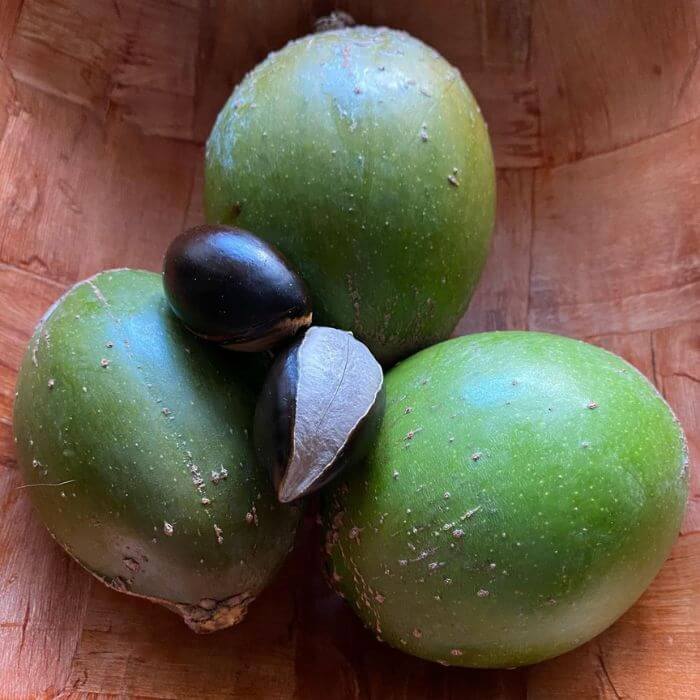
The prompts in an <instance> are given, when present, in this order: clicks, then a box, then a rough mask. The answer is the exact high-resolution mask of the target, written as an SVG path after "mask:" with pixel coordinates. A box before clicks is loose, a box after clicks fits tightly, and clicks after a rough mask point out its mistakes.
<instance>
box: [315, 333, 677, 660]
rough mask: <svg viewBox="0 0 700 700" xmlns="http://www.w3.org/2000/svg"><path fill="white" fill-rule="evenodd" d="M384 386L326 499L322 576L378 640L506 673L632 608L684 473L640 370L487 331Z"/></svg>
mask: <svg viewBox="0 0 700 700" xmlns="http://www.w3.org/2000/svg"><path fill="white" fill-rule="evenodd" d="M385 386H386V398H387V409H386V413H385V416H384V421H383V424H382V427H381V430H380V433H379V436H378V438H377V440H376V442H375V444H374V447H373V449H372V451H371V452H370V455H369V456H368V458H367V459H366V461H365V463H364V464H363V465H362V466H358V468H356V470H354V471H352V472H350V473H348V474H347V476H346V477H345V478H341V479H340V480H339V483H337V484H336V485H335V487H334V488H333V487H332V488H331V489H330V490H329V492H327V493H326V494H324V496H325V512H324V521H325V524H326V528H327V530H326V549H327V552H328V554H329V558H328V562H329V573H330V578H331V581H332V583H333V585H334V586H335V587H336V588H337V589H338V590H339V592H340V593H341V594H342V595H343V596H345V597H346V598H347V599H348V600H349V601H350V603H351V605H352V606H353V608H354V609H355V610H356V612H357V613H358V615H359V616H360V617H361V619H362V620H363V621H364V623H365V624H366V625H367V626H368V627H370V628H371V629H372V630H374V631H375V632H376V633H377V635H378V636H379V637H381V638H382V639H383V640H385V641H386V642H388V643H389V644H391V645H392V646H395V647H397V648H399V649H402V650H403V651H406V652H409V653H411V654H415V655H416V656H420V657H423V658H426V659H430V660H433V661H439V662H441V663H446V664H454V665H461V666H481V667H511V666H519V665H524V664H530V663H534V662H537V661H541V660H543V659H546V658H549V657H552V656H556V655H558V654H561V653H563V652H566V651H568V650H570V649H572V648H574V647H576V646H578V645H580V644H582V643H583V642H585V641H587V640H588V639H590V638H591V637H593V636H595V635H596V634H598V633H599V632H601V631H602V630H603V629H605V628H606V627H608V626H609V625H610V624H611V623H612V622H613V621H614V620H615V619H616V618H617V617H618V616H620V615H621V614H622V613H623V612H624V611H625V610H627V608H629V607H630V606H631V605H632V604H633V603H634V601H635V600H636V599H637V598H638V597H639V595H640V594H641V593H642V591H643V590H644V589H645V588H646V587H647V585H648V584H649V583H650V581H651V580H652V578H653V577H654V576H655V574H656V573H657V571H658V570H659V568H660V566H661V564H662V562H663V561H664V559H665V557H666V556H667V554H668V552H669V550H670V548H671V545H672V543H673V541H674V540H675V538H676V536H677V533H678V529H679V526H680V523H681V518H682V514H683V510H684V505H685V501H686V497H687V468H688V463H687V460H688V456H687V451H686V445H685V440H684V437H683V433H682V430H681V428H680V426H679V424H678V422H677V421H676V419H675V417H674V416H673V414H672V412H671V410H670V409H669V407H668V406H667V405H666V403H665V402H664V401H663V399H662V398H661V397H660V395H659V394H658V393H657V391H656V390H655V389H654V387H653V386H652V385H651V384H650V383H649V382H648V381H647V380H646V379H645V378H644V377H643V376H642V375H641V374H640V373H639V372H638V371H637V370H636V369H634V368H633V367H632V366H631V365H629V364H627V363H626V362H625V361H624V360H622V359H621V358H619V357H617V356H615V355H612V354H610V353H608V352H606V351H604V350H601V349H599V348H596V347H593V346H591V345H587V344H585V343H582V342H579V341H574V340H570V339H567V338H562V337H558V336H553V335H548V334H543V333H528V332H504V333H483V334H478V335H473V336H468V337H463V338H457V339H454V340H450V341H448V342H445V343H442V344H439V345H437V346H434V347H432V348H429V349H427V350H424V351H423V352H421V353H418V354H417V355H415V356H413V357H411V358H410V359H408V360H406V361H404V362H403V363H401V364H399V365H398V366H396V367H395V368H394V369H393V370H392V371H391V372H389V374H388V375H387V376H386V383H385Z"/></svg>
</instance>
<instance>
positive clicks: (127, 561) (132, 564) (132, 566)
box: [122, 557, 141, 574]
mask: <svg viewBox="0 0 700 700" xmlns="http://www.w3.org/2000/svg"><path fill="white" fill-rule="evenodd" d="M122 563H123V564H124V566H125V567H126V568H127V569H129V571H133V572H134V573H135V574H137V573H138V572H139V571H141V564H139V563H138V562H137V561H136V559H132V558H131V557H124V559H122Z"/></svg>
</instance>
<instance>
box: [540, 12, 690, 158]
mask: <svg viewBox="0 0 700 700" xmlns="http://www.w3.org/2000/svg"><path fill="white" fill-rule="evenodd" d="M699 28H700V6H698V3H697V2H695V1H694V0H664V2H658V1H657V0H615V2H610V0H588V1H587V2H585V3H583V2H581V0H535V2H534V9H533V17H532V30H533V62H534V66H533V69H534V71H535V73H536V74H537V78H538V86H539V93H540V106H541V108H542V143H543V147H544V152H545V161H546V163H547V164H548V165H553V164H555V163H561V162H564V161H570V160H577V159H579V158H582V157H586V156H589V155H592V154H595V153H603V152H606V151H611V150H615V149H617V148H619V147H620V146H622V145H627V144H630V143H634V142H636V141H639V140H640V139H644V138H647V137H649V136H652V135H654V134H658V133H661V132H664V131H667V130H668V129H670V128H673V127H676V126H678V125H680V124H683V123H685V122H688V121H690V120H691V119H694V118H696V117H697V116H698V115H700V94H699V91H698V89H697V83H698V80H699V79H700V62H699V60H698V58H699V54H698V32H699V31H700V29H699Z"/></svg>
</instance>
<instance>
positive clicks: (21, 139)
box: [0, 0, 700, 699]
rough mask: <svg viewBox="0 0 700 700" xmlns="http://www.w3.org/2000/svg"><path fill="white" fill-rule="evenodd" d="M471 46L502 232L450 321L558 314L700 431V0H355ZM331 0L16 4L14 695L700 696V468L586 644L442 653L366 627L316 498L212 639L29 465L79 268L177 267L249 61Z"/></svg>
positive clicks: (6, 674) (367, 13)
mask: <svg viewBox="0 0 700 700" xmlns="http://www.w3.org/2000/svg"><path fill="white" fill-rule="evenodd" d="M337 4H338V6H340V7H342V8H343V9H346V10H349V11H350V12H351V13H352V14H353V15H354V16H355V17H356V18H357V19H358V20H360V21H362V22H366V23H369V24H388V25H390V26H395V27H401V28H404V29H406V30H408V31H410V32H411V33H413V34H415V35H416V36H418V37H420V38H422V39H424V40H426V41H427V42H429V43H430V44H433V45H434V46H435V47H436V48H438V49H439V50H440V51H441V52H442V53H443V54H444V55H445V56H446V57H447V58H448V59H449V60H450V61H452V62H453V63H454V64H456V65H457V66H459V68H460V69H461V70H462V71H463V73H464V75H465V77H466V79H467V81H468V82H469V83H470V85H471V86H472V88H473V90H474V92H475V93H476V95H477V97H478V99H479V100H480V102H481V104H482V107H483V110H484V113H485V115H486V117H487V119H488V122H489V126H490V130H491V134H492V138H493V142H494V146H495V152H496V158H497V164H498V167H499V172H498V187H499V213H498V225H497V229H496V234H495V238H494V241H493V254H492V256H491V259H490V261H489V264H488V267H487V271H486V273H485V275H484V277H483V279H482V282H481V285H480V287H479V290H478V292H477V294H476V297H475V298H474V300H473V303H472V305H471V308H470V310H469V313H468V314H467V316H466V317H465V318H464V320H463V321H462V322H461V323H460V325H459V328H458V332H460V333H466V332H472V331H477V330H487V329H496V328H532V329H541V330H550V331H555V332H559V333H563V334H567V335H571V336H576V337H579V338H585V339H587V340H590V341H591V342H594V343H597V344H600V345H602V346H604V347H606V348H609V349H611V350H614V351H615V352H618V353H620V354H621V355H623V356H624V357H626V358H627V359H629V360H630V361H631V362H632V363H634V364H635V365H636V366H637V367H639V369H641V370H642V372H644V373H645V374H646V375H647V376H648V377H650V378H651V379H652V380H653V381H655V382H656V384H657V386H658V387H659V388H660V389H661V391H663V393H664V395H665V396H666V397H667V399H668V400H669V402H670V403H671V404H672V406H673V407H674V409H675V410H676V411H677V413H678V415H679V417H680V419H681V421H682V422H683V423H684V425H685V427H686V430H687V431H688V434H689V438H690V448H691V457H692V460H693V462H694V464H695V465H696V467H697V465H698V456H699V455H700V421H699V420H698V410H699V406H700V390H699V387H700V384H699V383H698V382H699V381H700V262H699V260H698V255H699V253H700V119H699V118H698V117H699V115H700V61H699V60H698V56H699V55H700V46H699V45H698V36H699V35H700V3H699V2H697V1H696V0H664V1H663V2H658V1H657V0H637V1H636V2H633V1H632V0H629V1H628V0H543V1H539V0H534V1H530V0H460V1H457V0H423V1H421V2H417V1H416V2H401V1H400V0H377V1H375V2H372V1H370V0H348V1H347V2H340V3H337ZM333 6H334V3H333V2H331V1H330V0H296V1H293V0H267V1H265V0H257V1H256V0H237V1H235V2H234V1H233V0H231V1H229V2H227V1H225V0H219V1H217V0H199V1H198V0H24V2H23V1H22V0H0V504H1V505H0V698H25V697H56V696H60V697H76V698H77V697H91V698H93V697H94V698H97V697H100V698H102V697H115V696H119V697H124V696H140V697H147V698H175V697H180V698H194V697H211V698H218V697H221V698H223V697H229V698H300V699H307V698H324V699H326V698H381V699H384V698H458V697H459V698H471V697H473V698H524V697H526V696H527V697H529V698H560V697H561V698H567V699H568V698H594V697H602V698H634V699H638V698H650V699H658V698H664V699H666V698H683V699H687V698H700V629H699V628H700V480H699V479H698V470H697V468H696V469H695V472H694V475H693V480H692V481H693V485H692V497H691V501H690V504H689V506H688V512H687V517H686V519H685V522H684V525H683V530H682V534H681V536H680V538H679V540H678V542H677V544H676V546H675V547H674V549H673V552H672V554H671V556H670V558H669V560H668V561H667V562H666V565H665V566H664V568H663V570H662V571H661V573H660V574H659V576H658V577H657V579H656V580H655V581H654V583H653V584H652V586H651V587H650V588H649V590H648V591H647V592H646V593H645V594H644V596H643V597H642V598H641V600H640V601H639V602H638V603H637V604H636V605H635V606H634V607H633V608H632V609H631V610H630V611H629V612H627V613H626V614H625V615H624V616H623V617H622V619H621V620H619V621H618V622H617V623H616V624H615V625H614V626H613V627H611V628H610V629H609V630H607V631H606V632H605V633H604V634H602V635H600V636H599V637H598V638H596V639H594V640H593V641H592V642H589V643H588V644H586V645H585V646H583V647H581V648H580V649H577V650H575V651H573V652H571V653H569V654H566V655H565V656H562V657H560V658H558V659H555V660H553V661H549V662H547V663H543V664H540V665H538V666H534V667H531V668H527V669H521V670H515V671H488V672H487V671H469V670H459V669H446V668H442V667H440V666H437V665H435V664H429V663H425V662H422V661H419V660H417V659H412V658H410V657H408V656H405V655H402V654H401V653H399V652H396V651H394V650H392V649H390V648H389V647H387V646H385V645H382V644H380V643H378V642H377V641H375V640H374V638H373V637H372V636H371V635H370V634H368V633H366V632H365V631H364V630H363V629H362V628H361V626H360V624H359V623H358V622H357V621H356V620H355V618H354V617H353V615H352V614H351V612H350V611H349V609H348V608H347V607H346V606H345V604H344V603H342V602H341V601H340V600H339V599H337V598H335V597H334V596H333V595H332V594H331V593H330V592H329V591H328V590H327V589H326V587H325V585H324V583H323V582H322V580H321V578H320V575H319V561H318V554H317V547H316V545H315V542H314V541H313V540H314V537H315V535H317V533H316V532H315V528H316V526H315V525H314V523H313V521H312V519H309V521H308V522H307V523H306V525H305V527H304V532H303V533H302V535H303V538H302V539H303V543H302V544H300V546H299V547H298V549H297V551H296V553H295V554H294V555H293V557H292V558H291V560H290V561H289V562H288V564H287V565H286V567H285V569H284V570H283V572H282V573H281V575H280V576H279V578H278V579H277V580H276V582H275V584H274V585H273V586H272V587H271V588H270V589H269V590H268V591H267V592H266V593H265V594H264V595H263V596H262V597H261V598H260V599H259V601H258V602H257V603H256V604H255V605H254V606H253V608H252V610H251V613H250V617H249V618H248V620H247V621H246V622H245V623H244V624H243V625H241V626H240V627H239V628H236V629H233V630H228V631H225V632H222V633H219V634H216V635H213V636H209V637H196V636H194V635H193V634H191V633H190V632H189V631H188V630H187V629H186V628H185V626H184V625H183V624H182V623H181V622H180V621H179V620H178V619H177V618H176V617H175V616H174V615H172V614H171V613H169V612H167V611H165V610H163V609H160V608H158V607H155V606H152V605H150V604H148V603H144V602H141V601H138V600H132V599H128V598H126V597H123V596H120V595H118V594H116V593H113V592H111V591H109V590H107V589H106V588H105V587H103V586H101V585H99V584H98V583H95V582H94V581H93V580H92V579H91V578H90V577H89V576H88V575H87V574H85V573H84V572H83V571H81V570H80V569H79V568H78V567H77V566H76V565H75V564H73V563H72V562H71V561H70V560H69V559H68V558H67V557H66V556H65V555H64V554H63V553H62V552H61V551H60V549H59V548H58V547H57V546H56V545H55V544H54V543H53V542H52V541H51V540H50V538H49V537H48V535H47V533H46V532H45V531H44V529H43V528H42V526H41V525H40V524H39V522H38V520H37V518H36V517H35V515H34V513H33V512H32V510H31V508H30V506H29V502H28V499H27V497H26V494H25V492H24V491H23V490H22V489H21V488H19V487H20V484H21V482H20V479H19V476H18V474H17V471H16V468H15V463H14V455H13V445H12V427H11V406H12V399H13V394H14V381H15V373H16V370H17V367H18V363H19V361H20V357H21V354H22V352H23V348H24V346H25V344H26V342H27V340H28V338H29V335H30V332H31V330H32V327H33V326H34V324H35V322H36V321H37V319H38V318H39V316H40V315H41V313H42V312H43V311H44V309H45V308H46V307H47V306H48V305H49V304H50V303H51V302H52V301H53V300H54V299H55V298H56V297H57V296H58V295H59V294H60V293H61V292H62V290H64V289H65V288H66V286H67V285H69V284H71V283H73V282H74V281H76V280H78V279H80V278H83V277H85V276H87V275H90V274H92V273H94V272H95V271H97V270H99V269H101V268H106V267H114V266H124V265H128V266H135V267H145V268H150V269H158V268H159V266H160V259H161V255H162V252H163V249H164V247H165V245H166V244H167V242H168V241H169V240H170V239H171V238H172V237H173V236H174V235H175V234H176V233H178V232H179V231H180V230H181V228H182V227H183V226H184V225H187V224H192V223H197V222H201V220H202V212H201V187H202V145H203V142H204V140H205V138H206V136H207V134H208V131H209V129H210V126H211V124H212V121H213V119H214V117H215V115H216V113H217V111H218V109H219V107H220V106H221V105H222V103H223V101H224V99H225V98H226V97H227V96H228V94H229V93H230V91H231V88H232V87H233V85H234V84H235V83H236V82H237V81H238V80H239V79H240V78H241V76H242V75H243V74H244V72H245V71H246V70H248V69H249V68H251V67H252V66H253V65H254V64H255V63H257V62H258V61H259V60H260V59H262V58H263V57H264V56H265V55H266V53H267V52H268V51H269V50H270V49H273V48H278V47H280V46H282V45H283V44H284V42H285V41H286V40H287V39H289V38H291V37H294V36H298V35H301V34H304V33H307V32H308V31H310V29H311V28H312V24H313V20H314V18H315V17H317V16H320V15H323V14H327V13H328V12H329V11H330V10H331V9H332V8H333Z"/></svg>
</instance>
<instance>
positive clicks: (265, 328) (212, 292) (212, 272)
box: [163, 226, 312, 352]
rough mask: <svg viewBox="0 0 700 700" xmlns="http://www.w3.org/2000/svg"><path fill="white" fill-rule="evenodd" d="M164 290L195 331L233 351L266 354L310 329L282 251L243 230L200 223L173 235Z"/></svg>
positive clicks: (307, 303)
mask: <svg viewBox="0 0 700 700" xmlns="http://www.w3.org/2000/svg"><path fill="white" fill-rule="evenodd" d="M163 287H164V289H165V295H166V297H167V298H168V301H169V302H170V306H171V307H172V309H173V311H174V312H175V314H176V316H178V318H180V320H181V321H182V322H183V323H184V324H185V325H186V326H187V327H188V328H189V329H190V330H191V331H192V332H193V333H195V334H196V335H199V336H201V337H203V338H205V339H207V340H211V341H213V342H216V343H219V344H221V345H223V346H225V347H226V348H227V349H230V350H239V351H244V352H260V351H261V350H267V349H269V348H272V347H274V346H275V345H278V344H279V343H281V342H282V341H284V340H286V339H288V338H290V337H292V336H293V335H294V334H295V333H297V332H298V331H299V330H301V329H304V328H307V327H308V326H309V325H310V324H311V318H312V312H311V297H310V296H309V292H308V290H307V288H306V285H305V284H304V282H303V281H302V280H301V278H300V277H299V276H298V275H297V274H296V272H294V270H292V268H291V267H290V266H289V263H288V262H287V261H286V260H285V259H284V257H283V256H282V255H281V254H280V253H279V251H278V250H276V249H275V248H274V247H273V246H271V245H270V244H269V243H266V242H265V241H263V240H262V239H260V238H258V237H257V236H254V235H253V234H252V233H250V232H248V231H243V230H242V229H238V228H233V227H229V226H197V227H195V228H192V229H189V230H188V231H185V232H184V233H183V234H181V235H180V236H178V237H177V238H175V240H174V241H173V242H172V243H171V244H170V246H169V247H168V250H167V253H166V255H165V261H164V265H163Z"/></svg>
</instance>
